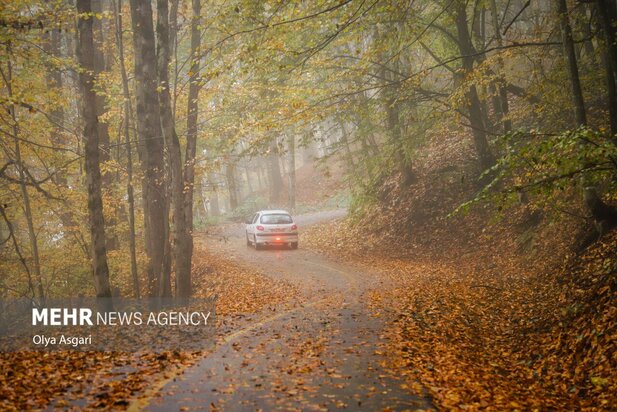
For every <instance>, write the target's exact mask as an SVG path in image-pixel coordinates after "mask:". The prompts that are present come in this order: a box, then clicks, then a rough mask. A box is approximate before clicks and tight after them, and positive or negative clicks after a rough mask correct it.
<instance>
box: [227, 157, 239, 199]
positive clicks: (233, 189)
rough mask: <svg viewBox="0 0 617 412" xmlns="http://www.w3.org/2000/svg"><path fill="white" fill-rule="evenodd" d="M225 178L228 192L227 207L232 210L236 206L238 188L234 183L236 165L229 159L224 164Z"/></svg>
mask: <svg viewBox="0 0 617 412" xmlns="http://www.w3.org/2000/svg"><path fill="white" fill-rule="evenodd" d="M225 180H227V190H228V192H229V208H230V209H231V210H234V209H235V208H237V207H238V189H237V185H236V165H235V163H233V162H231V161H230V162H228V163H227V165H226V166H225Z"/></svg>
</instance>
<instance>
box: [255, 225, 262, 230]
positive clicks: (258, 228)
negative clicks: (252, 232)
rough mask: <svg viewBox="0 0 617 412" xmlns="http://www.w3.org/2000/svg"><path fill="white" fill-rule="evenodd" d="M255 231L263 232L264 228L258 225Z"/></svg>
mask: <svg viewBox="0 0 617 412" xmlns="http://www.w3.org/2000/svg"><path fill="white" fill-rule="evenodd" d="M255 229H257V230H264V227H263V226H261V225H259V226H257V227H256V228H255Z"/></svg>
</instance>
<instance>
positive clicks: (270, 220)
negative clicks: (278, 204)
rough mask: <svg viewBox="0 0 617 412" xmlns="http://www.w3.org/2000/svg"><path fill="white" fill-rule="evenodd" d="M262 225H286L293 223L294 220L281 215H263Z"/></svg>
mask: <svg viewBox="0 0 617 412" xmlns="http://www.w3.org/2000/svg"><path fill="white" fill-rule="evenodd" d="M261 223H265V224H266V225H281V224H285V223H293V220H291V216H289V215H285V214H282V213H281V214H275V215H263V216H262V217H261Z"/></svg>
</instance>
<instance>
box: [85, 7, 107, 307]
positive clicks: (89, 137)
mask: <svg viewBox="0 0 617 412" xmlns="http://www.w3.org/2000/svg"><path fill="white" fill-rule="evenodd" d="M77 12H78V13H79V18H78V20H77V31H78V33H79V44H78V46H77V59H78V62H79V64H80V66H81V67H82V68H83V70H81V71H80V72H79V81H80V86H81V96H82V104H81V106H82V117H83V122H84V134H83V136H84V140H85V142H84V152H85V168H86V180H87V182H88V216H89V223H90V236H91V238H92V240H91V242H92V245H91V247H92V267H93V274H94V288H95V290H96V296H97V297H111V289H110V287H109V268H108V267H107V249H106V246H105V219H104V216H103V200H102V197H101V170H100V168H99V133H98V119H97V117H96V93H95V92H94V90H93V87H94V75H93V74H94V73H96V71H95V68H94V43H93V40H92V17H91V16H89V14H90V13H91V12H92V10H91V4H90V0H77Z"/></svg>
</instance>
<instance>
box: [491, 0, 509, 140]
mask: <svg viewBox="0 0 617 412" xmlns="http://www.w3.org/2000/svg"><path fill="white" fill-rule="evenodd" d="M491 17H492V21H493V29H494V32H495V40H496V41H497V47H502V46H503V40H502V38H501V26H500V25H499V15H498V14H497V5H496V0H491ZM497 66H498V67H497V70H498V72H499V77H498V79H497V82H496V83H497V85H496V86H497V95H498V99H497V100H498V104H497V105H496V106H495V109H497V110H496V112H497V117H498V120H499V122H501V125H502V127H503V132H504V133H509V132H511V131H512V121H511V120H510V119H509V118H508V115H509V111H510V108H509V104H508V90H507V89H506V83H507V82H506V79H505V78H504V75H503V69H504V63H503V59H502V58H501V56H499V57H498V58H497Z"/></svg>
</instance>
